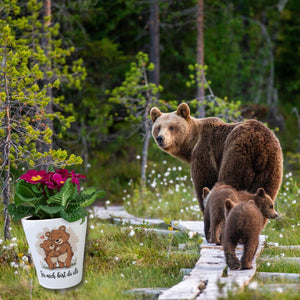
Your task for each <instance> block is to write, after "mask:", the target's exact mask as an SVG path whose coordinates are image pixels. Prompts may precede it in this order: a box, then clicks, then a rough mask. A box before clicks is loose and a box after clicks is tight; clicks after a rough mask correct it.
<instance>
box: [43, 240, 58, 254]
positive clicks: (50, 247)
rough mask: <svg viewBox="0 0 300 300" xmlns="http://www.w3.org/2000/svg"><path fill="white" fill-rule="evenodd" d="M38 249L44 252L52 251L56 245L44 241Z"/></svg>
mask: <svg viewBox="0 0 300 300" xmlns="http://www.w3.org/2000/svg"><path fill="white" fill-rule="evenodd" d="M40 247H41V248H43V249H44V250H45V251H46V252H49V251H52V250H54V249H55V247H56V245H55V243H54V242H53V241H51V240H45V241H43V243H42V244H40Z"/></svg>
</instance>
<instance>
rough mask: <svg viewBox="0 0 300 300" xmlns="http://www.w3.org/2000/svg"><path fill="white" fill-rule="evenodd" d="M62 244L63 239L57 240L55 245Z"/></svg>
mask: <svg viewBox="0 0 300 300" xmlns="http://www.w3.org/2000/svg"><path fill="white" fill-rule="evenodd" d="M62 242H63V240H62V239H57V240H55V243H56V244H58V245H60V244H62Z"/></svg>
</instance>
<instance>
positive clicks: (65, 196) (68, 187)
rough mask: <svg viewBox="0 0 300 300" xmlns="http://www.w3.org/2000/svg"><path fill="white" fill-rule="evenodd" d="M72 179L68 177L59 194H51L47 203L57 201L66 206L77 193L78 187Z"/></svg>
mask: <svg viewBox="0 0 300 300" xmlns="http://www.w3.org/2000/svg"><path fill="white" fill-rule="evenodd" d="M71 180H72V179H71V178H68V179H67V180H66V182H65V184H64V186H63V187H62V188H61V190H60V191H59V192H58V193H57V194H55V195H53V196H51V197H50V198H49V199H48V200H47V203H48V204H51V203H56V204H60V205H61V206H63V207H65V206H66V204H67V203H68V201H70V200H71V199H72V198H74V197H75V196H76V193H77V187H76V186H75V185H74V184H73V183H72V182H71Z"/></svg>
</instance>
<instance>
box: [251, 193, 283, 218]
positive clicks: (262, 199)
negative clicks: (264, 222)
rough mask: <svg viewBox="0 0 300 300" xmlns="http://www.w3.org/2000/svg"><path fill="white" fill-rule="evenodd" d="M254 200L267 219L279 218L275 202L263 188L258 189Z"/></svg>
mask: <svg viewBox="0 0 300 300" xmlns="http://www.w3.org/2000/svg"><path fill="white" fill-rule="evenodd" d="M253 200H254V201H255V204H256V206H257V207H258V208H259V210H260V211H261V213H262V215H263V216H264V217H265V218H268V219H275V218H277V217H278V214H277V212H276V211H275V209H274V202H273V200H272V198H271V197H270V196H269V195H268V194H267V193H266V192H265V190H264V189H263V188H259V189H257V191H256V194H255V195H254V197H253Z"/></svg>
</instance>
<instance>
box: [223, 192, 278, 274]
mask: <svg viewBox="0 0 300 300" xmlns="http://www.w3.org/2000/svg"><path fill="white" fill-rule="evenodd" d="M258 194H260V195H261V196H262V197H263V198H264V200H263V201H255V200H250V201H248V202H240V203H238V204H237V203H235V202H233V201H232V200H230V199H226V201H225V228H224V240H223V248H224V253H225V258H226V263H227V265H228V266H229V268H230V269H231V270H237V269H241V270H244V269H251V268H252V260H253V258H254V255H255V253H256V250H257V247H258V243H259V234H260V232H261V231H262V229H263V227H264V224H265V219H264V218H268V219H275V218H276V217H277V216H278V215H277V213H276V211H275V210H274V206H273V201H272V200H271V198H270V197H268V196H267V195H266V194H265V191H264V189H262V188H260V189H258ZM238 242H240V243H242V244H244V253H243V256H242V258H241V262H240V261H239V259H238V258H237V256H236V254H235V249H236V246H237V244H238Z"/></svg>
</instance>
